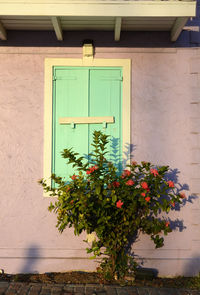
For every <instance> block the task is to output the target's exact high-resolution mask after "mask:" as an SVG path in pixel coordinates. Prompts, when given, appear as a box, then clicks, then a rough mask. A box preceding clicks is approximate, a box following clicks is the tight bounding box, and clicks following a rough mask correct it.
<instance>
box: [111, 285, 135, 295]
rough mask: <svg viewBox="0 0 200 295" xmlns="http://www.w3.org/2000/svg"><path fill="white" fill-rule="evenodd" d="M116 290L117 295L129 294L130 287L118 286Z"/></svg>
mask: <svg viewBox="0 0 200 295" xmlns="http://www.w3.org/2000/svg"><path fill="white" fill-rule="evenodd" d="M116 291H117V295H127V294H128V292H129V288H126V287H118V288H116ZM136 294H137V293H136Z"/></svg>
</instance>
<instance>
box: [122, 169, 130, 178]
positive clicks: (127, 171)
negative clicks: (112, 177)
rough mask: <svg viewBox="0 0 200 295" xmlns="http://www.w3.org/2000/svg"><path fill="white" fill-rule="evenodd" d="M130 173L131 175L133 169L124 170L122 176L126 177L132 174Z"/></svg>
mask: <svg viewBox="0 0 200 295" xmlns="http://www.w3.org/2000/svg"><path fill="white" fill-rule="evenodd" d="M130 175H131V171H129V170H124V171H123V173H122V178H125V177H127V176H130Z"/></svg>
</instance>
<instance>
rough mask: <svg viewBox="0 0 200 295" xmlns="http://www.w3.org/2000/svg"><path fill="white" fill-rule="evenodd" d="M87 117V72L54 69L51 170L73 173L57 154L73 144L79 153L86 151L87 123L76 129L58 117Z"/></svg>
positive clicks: (61, 174) (59, 173)
mask: <svg viewBox="0 0 200 295" xmlns="http://www.w3.org/2000/svg"><path fill="white" fill-rule="evenodd" d="M76 116H78V117H86V116H88V71H87V70H79V69H66V68H65V69H62V70H56V71H55V81H54V100H53V157H52V172H53V173H55V174H56V175H57V176H65V175H66V176H67V175H68V176H69V175H72V174H73V169H72V167H71V165H66V161H65V160H64V159H63V158H62V157H61V152H62V151H63V150H64V149H65V148H67V147H68V148H69V147H73V149H74V151H76V152H77V151H78V152H79V153H80V154H81V155H82V154H87V153H88V142H87V140H85V139H86V138H87V136H88V125H85V124H80V125H77V126H76V128H72V127H71V125H61V124H59V118H60V117H76Z"/></svg>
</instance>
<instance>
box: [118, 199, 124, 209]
mask: <svg viewBox="0 0 200 295" xmlns="http://www.w3.org/2000/svg"><path fill="white" fill-rule="evenodd" d="M123 204H124V203H123V202H121V200H119V201H118V202H117V208H121V207H122V205H123Z"/></svg>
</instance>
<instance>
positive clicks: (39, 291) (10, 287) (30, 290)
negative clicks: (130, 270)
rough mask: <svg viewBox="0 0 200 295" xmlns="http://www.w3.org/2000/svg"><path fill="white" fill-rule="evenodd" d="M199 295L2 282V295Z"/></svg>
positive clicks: (194, 294) (167, 290)
mask: <svg viewBox="0 0 200 295" xmlns="http://www.w3.org/2000/svg"><path fill="white" fill-rule="evenodd" d="M15 294H20V295H197V294H200V291H194V290H186V289H171V288H151V287H120V286H114V285H109V286H101V285H69V284H40V283H15V282H11V283H8V282H0V295H15Z"/></svg>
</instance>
